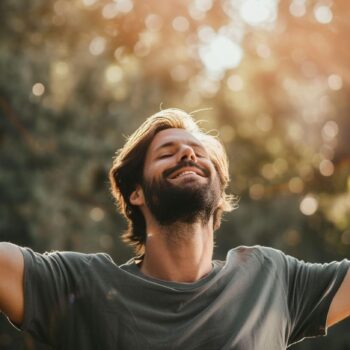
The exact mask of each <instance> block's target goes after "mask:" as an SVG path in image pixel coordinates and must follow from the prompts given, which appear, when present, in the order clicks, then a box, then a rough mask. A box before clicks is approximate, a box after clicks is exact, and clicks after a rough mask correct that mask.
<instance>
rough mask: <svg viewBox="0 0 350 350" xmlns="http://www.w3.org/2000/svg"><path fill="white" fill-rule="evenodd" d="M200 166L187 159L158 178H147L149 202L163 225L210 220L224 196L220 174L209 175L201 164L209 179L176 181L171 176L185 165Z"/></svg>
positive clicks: (146, 189)
mask: <svg viewBox="0 0 350 350" xmlns="http://www.w3.org/2000/svg"><path fill="white" fill-rule="evenodd" d="M185 166H192V167H197V168H199V166H198V165H196V164H195V163H192V162H188V161H187V162H183V163H181V164H179V165H177V166H176V167H174V168H173V169H169V170H168V171H165V172H164V174H163V176H162V177H161V179H160V180H158V181H155V180H154V181H147V180H145V179H144V180H143V184H142V189H143V192H144V196H145V201H146V204H147V206H148V208H149V210H150V212H151V213H152V215H153V216H154V218H155V219H156V220H157V221H158V223H159V224H160V225H162V226H167V225H171V224H174V223H176V222H182V223H187V224H192V223H195V222H198V221H201V222H202V223H203V224H205V223H207V222H208V221H209V219H210V217H211V216H212V214H213V213H214V211H215V209H216V208H217V206H218V203H219V200H220V192H221V191H220V184H219V180H218V178H217V177H215V178H214V177H213V176H209V175H210V174H209V173H208V171H207V170H206V169H202V168H200V169H201V170H202V171H203V172H204V174H207V175H208V176H207V177H206V179H207V181H206V182H205V183H201V182H199V181H196V182H194V181H190V182H186V179H184V181H183V183H181V184H176V185H175V184H173V183H170V182H169V181H168V180H167V177H168V175H170V174H171V173H172V172H174V171H176V170H178V169H180V168H182V167H185Z"/></svg>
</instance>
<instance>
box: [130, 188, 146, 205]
mask: <svg viewBox="0 0 350 350" xmlns="http://www.w3.org/2000/svg"><path fill="white" fill-rule="evenodd" d="M129 199H130V203H131V204H132V205H138V206H140V205H143V204H145V197H144V195H143V190H142V188H141V186H140V185H137V186H136V189H135V191H133V192H132V193H131V195H130V197H129Z"/></svg>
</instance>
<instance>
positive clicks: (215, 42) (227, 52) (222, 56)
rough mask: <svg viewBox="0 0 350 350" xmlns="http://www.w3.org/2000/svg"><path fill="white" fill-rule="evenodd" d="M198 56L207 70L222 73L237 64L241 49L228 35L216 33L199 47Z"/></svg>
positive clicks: (241, 53)
mask: <svg viewBox="0 0 350 350" xmlns="http://www.w3.org/2000/svg"><path fill="white" fill-rule="evenodd" d="M199 56H200V58H201V60H202V62H203V63H204V65H205V67H206V69H207V70H208V71H210V72H214V73H222V72H224V71H225V70H227V69H231V68H234V67H237V66H238V65H239V63H240V62H241V60H242V57H243V50H242V48H241V47H240V46H239V45H237V44H236V43H235V42H233V41H232V40H230V39H229V38H228V37H226V36H224V35H221V34H217V35H216V36H214V38H213V39H212V40H211V41H210V42H209V43H208V44H206V45H203V46H202V47H200V48H199Z"/></svg>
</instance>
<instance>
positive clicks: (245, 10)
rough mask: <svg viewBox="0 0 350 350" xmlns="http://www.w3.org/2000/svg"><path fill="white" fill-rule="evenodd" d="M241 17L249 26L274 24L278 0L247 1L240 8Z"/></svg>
mask: <svg viewBox="0 0 350 350" xmlns="http://www.w3.org/2000/svg"><path fill="white" fill-rule="evenodd" d="M239 12H240V15H241V17H242V18H243V20H244V21H245V22H247V23H248V24H250V25H252V26H255V25H262V24H266V23H272V22H274V21H275V20H276V17H277V0H247V1H243V2H242V4H241V7H240V11H239Z"/></svg>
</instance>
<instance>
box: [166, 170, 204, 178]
mask: <svg viewBox="0 0 350 350" xmlns="http://www.w3.org/2000/svg"><path fill="white" fill-rule="evenodd" d="M186 175H199V174H197V173H195V172H194V171H191V170H185V171H183V172H181V173H180V174H178V175H176V176H172V177H171V179H178V178H179V177H183V176H186ZM199 176H202V175H199Z"/></svg>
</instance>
